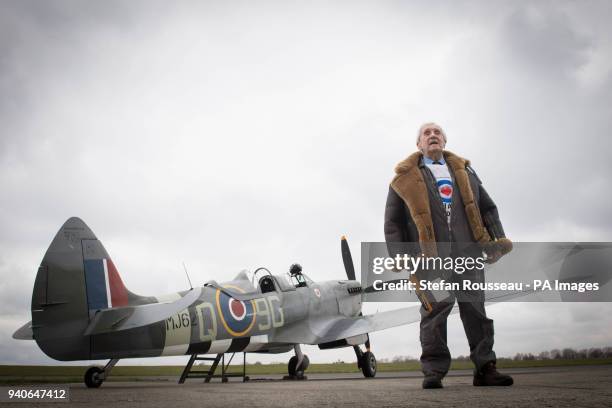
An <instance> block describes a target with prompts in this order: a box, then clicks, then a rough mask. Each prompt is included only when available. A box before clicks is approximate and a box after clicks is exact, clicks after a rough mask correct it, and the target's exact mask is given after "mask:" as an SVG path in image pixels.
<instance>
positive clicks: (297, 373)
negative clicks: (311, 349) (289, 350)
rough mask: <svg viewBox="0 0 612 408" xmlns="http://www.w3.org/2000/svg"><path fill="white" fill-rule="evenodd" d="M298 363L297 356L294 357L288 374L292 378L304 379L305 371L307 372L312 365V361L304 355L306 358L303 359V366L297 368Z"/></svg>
mask: <svg viewBox="0 0 612 408" xmlns="http://www.w3.org/2000/svg"><path fill="white" fill-rule="evenodd" d="M297 361H298V358H297V356H293V357H291V358H290V359H289V364H288V367H287V372H288V373H289V375H290V376H291V377H303V376H304V371H306V370H307V369H308V366H309V365H310V359H309V358H308V356H307V355H304V358H303V359H302V364H300V366H299V367H297Z"/></svg>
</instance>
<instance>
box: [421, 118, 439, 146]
mask: <svg viewBox="0 0 612 408" xmlns="http://www.w3.org/2000/svg"><path fill="white" fill-rule="evenodd" d="M427 126H437V127H439V128H440V130H441V131H442V138H443V139H444V143H446V132H444V129H442V126H440V125H438V124H437V123H435V122H427V123H423V124H422V125H421V127H420V128H419V131H418V132H417V138H416V144H419V140H421V132H422V131H423V129H424V128H426V127H427Z"/></svg>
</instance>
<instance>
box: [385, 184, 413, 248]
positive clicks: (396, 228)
mask: <svg viewBox="0 0 612 408" xmlns="http://www.w3.org/2000/svg"><path fill="white" fill-rule="evenodd" d="M406 216H407V215H406V207H405V204H404V200H402V198H401V197H400V196H399V195H398V194H397V193H396V192H395V190H393V188H392V187H391V186H389V194H388V195H387V204H386V206H385V241H386V242H405V241H406V239H407V235H408V232H407V228H408V226H407V222H408V220H407V219H406Z"/></svg>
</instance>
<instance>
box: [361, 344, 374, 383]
mask: <svg viewBox="0 0 612 408" xmlns="http://www.w3.org/2000/svg"><path fill="white" fill-rule="evenodd" d="M361 371H362V372H363V376H364V377H366V378H372V377H374V376H375V375H376V357H374V353H372V352H370V351H366V352H365V353H363V356H362V357H361Z"/></svg>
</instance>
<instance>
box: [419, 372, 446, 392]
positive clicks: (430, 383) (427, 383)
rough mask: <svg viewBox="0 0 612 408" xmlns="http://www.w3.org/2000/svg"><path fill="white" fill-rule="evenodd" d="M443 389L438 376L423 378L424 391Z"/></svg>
mask: <svg viewBox="0 0 612 408" xmlns="http://www.w3.org/2000/svg"><path fill="white" fill-rule="evenodd" d="M433 388H443V387H442V380H441V379H440V377H438V376H437V375H428V376H426V377H425V378H423V389H425V390H430V389H433Z"/></svg>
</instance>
